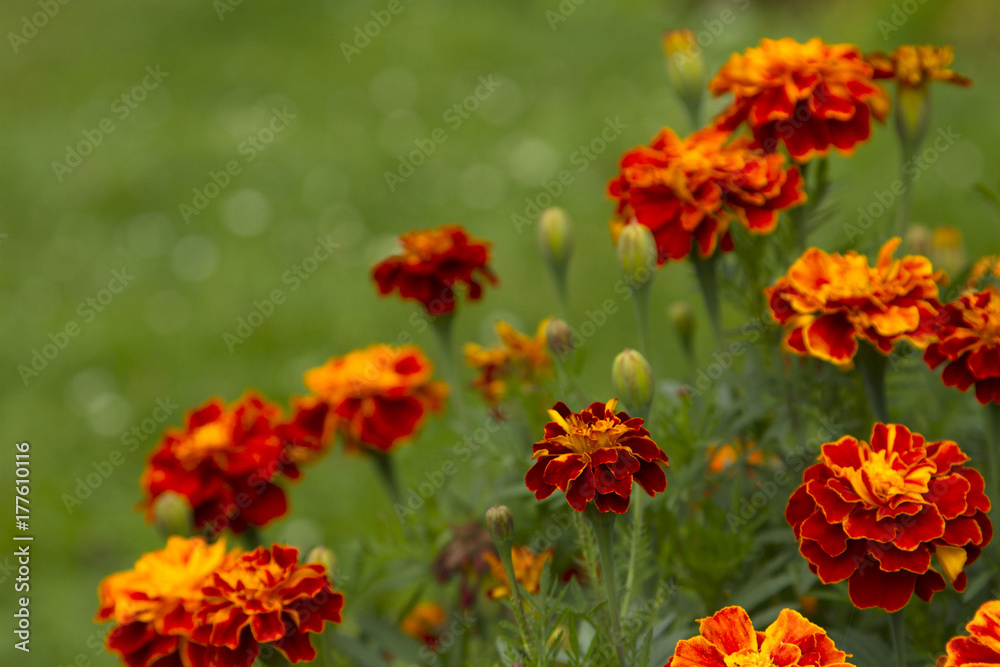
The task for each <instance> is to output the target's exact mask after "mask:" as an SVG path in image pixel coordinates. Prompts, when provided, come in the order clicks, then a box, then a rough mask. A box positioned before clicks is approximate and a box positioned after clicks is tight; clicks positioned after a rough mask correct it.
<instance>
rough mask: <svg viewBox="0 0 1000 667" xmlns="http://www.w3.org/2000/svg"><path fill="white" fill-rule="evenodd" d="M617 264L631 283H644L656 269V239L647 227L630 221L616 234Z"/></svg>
mask: <svg viewBox="0 0 1000 667" xmlns="http://www.w3.org/2000/svg"><path fill="white" fill-rule="evenodd" d="M617 250H618V264H619V265H620V266H621V267H622V273H623V274H624V275H625V279H626V280H628V281H629V282H631V283H632V284H633V285H636V286H638V285H645V284H646V283H648V282H649V281H650V279H651V278H652V277H653V272H654V271H655V270H656V256H657V253H656V239H654V238H653V232H651V231H650V230H649V227H646V226H645V225H640V224H639V223H638V222H630V223H629V224H627V225H625V227H624V228H623V229H622V232H621V234H619V235H618V248H617Z"/></svg>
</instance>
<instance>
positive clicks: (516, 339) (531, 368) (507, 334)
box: [464, 318, 552, 405]
mask: <svg viewBox="0 0 1000 667" xmlns="http://www.w3.org/2000/svg"><path fill="white" fill-rule="evenodd" d="M550 319H551V318H546V319H544V320H542V322H541V323H540V324H539V325H538V330H537V332H536V333H535V336H534V337H531V336H525V335H524V334H522V333H521V332H519V331H517V330H516V329H515V328H514V327H512V326H511V325H509V324H507V323H506V322H502V321H501V322H497V324H496V330H497V335H498V336H499V337H500V345H498V346H496V347H491V348H485V347H482V346H481V345H477V344H475V343H466V345H465V350H464V352H465V363H466V364H468V365H469V366H470V367H471V368H473V369H475V370H476V371H478V375H477V376H476V379H475V380H473V382H472V386H473V387H475V388H476V389H477V390H479V392H480V393H481V394H482V395H483V399H484V400H485V401H486V402H487V403H489V404H491V405H495V404H497V403H499V402H500V401H502V400H503V399H504V398H505V397H506V395H507V388H508V387H507V385H508V382H509V381H510V380H514V381H515V383H516V384H517V385H519V386H520V387H521V388H522V389H526V390H530V389H531V388H532V387H534V386H535V385H536V384H537V383H538V382H539V380H541V379H543V378H546V377H549V376H551V374H552V357H551V356H550V355H549V349H548V341H547V339H546V337H545V328H546V327H547V326H548V323H549V320H550Z"/></svg>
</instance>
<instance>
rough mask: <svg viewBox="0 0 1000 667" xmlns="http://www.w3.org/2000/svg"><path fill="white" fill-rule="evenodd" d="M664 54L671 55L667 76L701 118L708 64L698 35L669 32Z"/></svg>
mask: <svg viewBox="0 0 1000 667" xmlns="http://www.w3.org/2000/svg"><path fill="white" fill-rule="evenodd" d="M663 53H664V54H665V55H666V56H667V75H668V76H669V77H670V82H671V83H672V84H673V85H674V89H675V90H676V91H677V96H678V97H680V98H681V101H682V102H684V104H685V105H686V106H687V107H688V110H689V111H690V112H691V114H692V117H697V113H698V108H699V106H700V105H701V96H702V91H704V89H705V61H704V59H703V58H702V56H701V46H700V45H699V44H698V40H697V39H695V36H694V32H692V31H691V30H689V29H688V28H680V29H678V30H669V31H667V33H666V34H664V35H663Z"/></svg>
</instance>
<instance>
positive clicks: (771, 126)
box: [708, 37, 890, 162]
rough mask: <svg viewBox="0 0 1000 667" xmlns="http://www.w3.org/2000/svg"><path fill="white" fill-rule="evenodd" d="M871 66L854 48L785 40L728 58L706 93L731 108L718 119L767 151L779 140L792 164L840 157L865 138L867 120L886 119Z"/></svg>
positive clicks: (883, 96)
mask: <svg viewBox="0 0 1000 667" xmlns="http://www.w3.org/2000/svg"><path fill="white" fill-rule="evenodd" d="M874 79H875V68H874V67H872V65H871V64H869V63H868V62H866V61H865V59H864V58H863V57H862V55H861V50H860V49H859V48H858V47H857V46H855V45H854V44H826V43H825V42H824V41H823V40H821V39H819V38H815V39H811V40H809V41H808V42H806V43H805V44H800V43H799V42H796V41H795V40H793V39H791V38H789V37H785V38H782V39H778V40H772V39H764V40H762V41H761V43H760V46H759V47H753V48H749V49H747V50H746V51H745V52H744V53H743V54H739V53H736V54H733V55H732V56H731V57H730V58H729V60H728V61H727V62H726V64H725V65H723V66H722V69H721V70H719V73H718V74H716V75H715V77H714V78H713V79H712V80H711V81H710V82H709V84H708V89H709V90H710V91H711V92H712V94H714V95H716V96H719V95H722V94H724V93H729V92H731V93H733V98H734V99H733V102H732V103H731V104H730V105H729V107H728V108H727V109H726V110H725V111H723V112H722V114H721V115H720V116H719V118H718V119H717V121H716V122H717V124H718V125H719V127H721V128H723V129H726V130H730V131H732V130H735V129H736V128H737V127H739V126H740V125H741V124H742V123H744V122H746V124H747V126H748V127H749V128H750V130H751V131H752V132H753V136H754V138H755V139H756V140H757V142H758V143H760V145H761V146H763V147H764V148H765V150H767V151H768V152H773V151H775V150H776V149H777V147H778V144H779V143H781V142H784V144H785V147H786V148H787V149H788V153H789V154H790V155H791V156H792V158H794V159H795V160H796V161H797V162H808V161H809V160H811V159H813V158H815V157H821V156H824V155H827V154H828V153H829V152H830V148H831V147H833V148H835V149H837V150H838V151H839V152H840V153H842V154H844V155H851V154H852V153H854V149H855V147H856V146H857V145H858V144H859V143H861V142H863V141H867V140H868V139H869V138H870V137H871V129H872V128H871V116H872V115H874V116H875V118H876V119H878V120H879V121H883V120H885V117H886V115H887V114H888V111H889V105H890V98H889V94H888V92H887V91H886V90H885V89H884V88H882V86H880V85H879V84H877V83H875V80H874Z"/></svg>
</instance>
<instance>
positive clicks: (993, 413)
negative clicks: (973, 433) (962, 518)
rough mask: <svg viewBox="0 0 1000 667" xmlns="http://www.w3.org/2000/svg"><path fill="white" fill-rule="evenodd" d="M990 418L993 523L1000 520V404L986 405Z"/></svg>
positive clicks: (988, 477) (988, 476) (988, 461)
mask: <svg viewBox="0 0 1000 667" xmlns="http://www.w3.org/2000/svg"><path fill="white" fill-rule="evenodd" d="M986 416H987V419H988V420H989V439H988V440H987V442H986V465H987V470H986V473H987V474H986V484H987V488H988V489H989V499H990V507H991V510H990V515H991V516H990V519H991V520H992V521H993V525H994V526H995V525H997V521H1000V510H998V508H1000V404H997V403H994V402H990V403H989V404H988V405H987V406H986Z"/></svg>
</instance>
